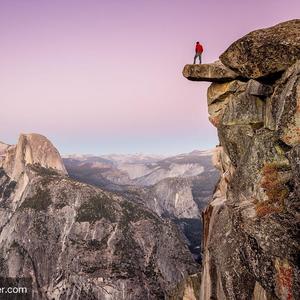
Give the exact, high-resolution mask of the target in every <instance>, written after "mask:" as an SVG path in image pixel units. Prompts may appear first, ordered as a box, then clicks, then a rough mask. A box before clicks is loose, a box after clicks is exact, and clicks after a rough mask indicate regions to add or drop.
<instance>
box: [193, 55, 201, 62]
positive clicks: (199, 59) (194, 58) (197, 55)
mask: <svg viewBox="0 0 300 300" xmlns="http://www.w3.org/2000/svg"><path fill="white" fill-rule="evenodd" d="M201 54H202V53H196V54H195V57H194V64H195V63H196V59H197V57H199V64H201Z"/></svg>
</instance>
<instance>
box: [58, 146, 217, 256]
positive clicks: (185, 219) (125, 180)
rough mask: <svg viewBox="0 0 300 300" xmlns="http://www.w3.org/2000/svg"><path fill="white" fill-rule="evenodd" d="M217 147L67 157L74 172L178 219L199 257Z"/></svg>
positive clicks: (161, 214) (70, 170) (215, 176)
mask: <svg viewBox="0 0 300 300" xmlns="http://www.w3.org/2000/svg"><path fill="white" fill-rule="evenodd" d="M212 154H213V151H210V150H206V151H197V150H195V151H193V152H191V153H186V154H180V155H176V156H172V157H157V156H145V155H130V156H128V155H118V156H116V155H107V156H100V157H96V156H83V157H78V156H77V157H76V156H71V157H66V158H64V163H65V165H66V168H67V171H68V174H69V176H70V177H72V178H74V179H77V180H80V181H82V182H86V183H89V184H93V185H96V186H99V187H101V188H103V189H105V190H110V191H115V192H118V193H119V194H120V195H122V196H124V197H126V198H127V199H128V200H130V201H135V202H136V203H140V204H143V205H144V206H146V207H148V208H149V209H151V210H152V211H153V212H155V213H156V214H157V215H159V216H160V217H163V218H164V219H171V220H172V221H174V222H175V223H176V224H177V225H178V227H179V229H180V231H181V232H182V233H183V234H184V236H185V237H186V239H185V241H186V243H187V244H188V246H189V249H190V250H191V252H192V253H193V255H194V257H195V259H197V260H200V258H201V257H200V241H201V230H202V222H201V211H202V210H203V208H204V207H206V205H207V202H208V200H209V199H210V197H211V195H212V193H213V190H214V187H215V184H216V182H217V180H218V177H219V176H218V172H217V170H216V169H215V168H214V166H213V164H212Z"/></svg>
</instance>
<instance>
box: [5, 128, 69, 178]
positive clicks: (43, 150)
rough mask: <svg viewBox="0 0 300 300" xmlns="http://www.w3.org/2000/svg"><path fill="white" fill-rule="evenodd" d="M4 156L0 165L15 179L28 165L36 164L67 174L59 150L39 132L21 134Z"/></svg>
mask: <svg viewBox="0 0 300 300" xmlns="http://www.w3.org/2000/svg"><path fill="white" fill-rule="evenodd" d="M3 156H4V159H3V160H2V161H1V162H0V167H3V168H4V170H5V171H6V173H7V174H8V175H9V176H10V177H11V178H12V179H15V180H16V179H18V178H19V176H20V175H21V174H22V173H23V172H24V170H25V167H26V166H27V165H35V164H37V165H39V166H41V167H43V168H51V169H54V170H56V171H57V172H59V173H61V174H67V171H66V169H65V166H64V164H63V162H62V159H61V157H60V154H59V152H58V150H57V149H56V148H55V147H54V146H53V144H52V143H51V142H50V141H49V140H48V139H47V138H46V137H45V136H43V135H40V134H37V133H30V134H24V133H22V134H20V136H19V140H18V143H17V145H14V146H9V147H6V149H5V151H4V153H3Z"/></svg>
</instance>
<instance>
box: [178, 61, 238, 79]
mask: <svg viewBox="0 0 300 300" xmlns="http://www.w3.org/2000/svg"><path fill="white" fill-rule="evenodd" d="M182 74H183V76H184V77H185V78H187V79H189V80H191V81H211V82H225V81H231V80H233V79H235V78H237V77H238V74H236V73H235V72H233V71H232V70H230V69H228V68H227V67H225V66H224V65H223V64H222V63H221V62H220V61H216V62H214V63H212V64H203V65H185V67H184V69H183V72H182Z"/></svg>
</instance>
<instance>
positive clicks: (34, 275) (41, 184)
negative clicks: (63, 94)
mask: <svg viewBox="0 0 300 300" xmlns="http://www.w3.org/2000/svg"><path fill="white" fill-rule="evenodd" d="M4 161H5V164H4V165H3V166H4V167H5V169H4V168H3V167H2V168H0V277H13V278H14V277H26V278H30V279H31V280H32V287H33V299H107V300H119V299H133V300H135V299H143V298H144V299H164V298H166V299H168V297H173V296H174V293H175V295H176V293H177V292H176V291H177V289H178V288H177V286H182V284H183V283H184V282H188V285H189V289H188V290H187V291H185V293H193V290H191V289H193V285H192V284H190V282H191V279H189V278H190V276H192V275H193V274H196V273H197V272H198V264H196V263H195V262H194V260H193V258H192V256H191V254H190V252H189V250H188V248H187V247H186V245H185V244H184V242H183V240H182V238H181V234H180V233H179V232H178V230H177V228H176V226H175V225H174V224H172V223H171V222H170V221H167V220H163V219H161V218H160V217H159V216H157V215H156V214H154V213H153V212H151V211H150V210H149V209H146V208H145V207H143V206H141V205H138V204H135V203H133V202H132V201H128V200H127V199H126V198H124V197H122V196H120V195H117V194H115V193H110V192H105V191H103V190H101V189H99V188H96V187H93V186H90V185H88V184H84V183H80V182H77V181H75V180H73V179H70V178H69V177H68V176H67V175H66V173H65V171H64V167H63V165H62V164H60V162H61V160H60V156H59V153H58V152H57V150H56V149H55V148H54V147H53V146H52V144H51V143H50V142H49V141H48V140H47V139H46V138H45V137H42V136H39V135H29V136H28V135H26V136H24V135H22V136H21V137H20V139H19V143H18V145H17V146H15V147H11V148H10V149H9V150H8V151H7V152H6V157H5V159H4ZM12 175H14V177H12ZM186 288H188V286H187V287H186ZM184 290H185V289H184ZM180 291H181V290H180ZM178 293H179V291H178Z"/></svg>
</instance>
